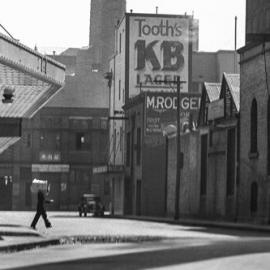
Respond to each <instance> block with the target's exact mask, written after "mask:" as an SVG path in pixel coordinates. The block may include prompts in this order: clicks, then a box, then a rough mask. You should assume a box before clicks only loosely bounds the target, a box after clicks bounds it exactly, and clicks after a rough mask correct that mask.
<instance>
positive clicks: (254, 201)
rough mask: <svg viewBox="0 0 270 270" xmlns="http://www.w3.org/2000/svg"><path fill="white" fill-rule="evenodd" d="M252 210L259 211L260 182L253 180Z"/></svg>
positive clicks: (252, 211)
mask: <svg viewBox="0 0 270 270" xmlns="http://www.w3.org/2000/svg"><path fill="white" fill-rule="evenodd" d="M250 193H251V194H250V212H251V213H254V212H257V208H258V184H257V183H256V182H253V183H252V184H251V192H250Z"/></svg>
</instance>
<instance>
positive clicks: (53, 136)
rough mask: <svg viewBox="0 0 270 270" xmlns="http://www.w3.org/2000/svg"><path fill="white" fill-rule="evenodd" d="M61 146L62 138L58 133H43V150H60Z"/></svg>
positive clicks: (41, 135)
mask: <svg viewBox="0 0 270 270" xmlns="http://www.w3.org/2000/svg"><path fill="white" fill-rule="evenodd" d="M60 146H61V136H60V134H59V133H57V132H42V133H41V134H40V149H41V150H59V149H60Z"/></svg>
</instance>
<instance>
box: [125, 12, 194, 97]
mask: <svg viewBox="0 0 270 270" xmlns="http://www.w3.org/2000/svg"><path fill="white" fill-rule="evenodd" d="M189 24H190V18H188V17H180V16H167V17H162V16H131V17H130V43H129V52H130V53H129V56H130V57H129V70H130V78H129V91H130V97H132V96H134V95H137V94H138V93H139V92H140V91H141V90H143V91H166V92H169V91H172V89H171V86H170V85H168V84H167V83H166V82H167V81H176V77H177V76H180V77H181V80H182V81H186V83H185V84H183V85H182V86H181V92H188V66H189ZM161 81H162V82H161Z"/></svg>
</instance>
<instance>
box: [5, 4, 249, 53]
mask: <svg viewBox="0 0 270 270" xmlns="http://www.w3.org/2000/svg"><path fill="white" fill-rule="evenodd" d="M107 1H110V0H107ZM245 2H246V1H245V0H127V11H129V10H130V9H133V12H138V13H155V10H156V9H155V7H156V6H158V11H159V13H164V14H184V13H185V12H187V14H188V15H191V14H192V12H194V17H195V18H196V19H199V28H200V30H199V31H200V35H199V49H200V50H202V51H217V50H220V49H225V50H233V49H234V25H235V24H234V21H235V20H234V17H235V16H237V17H238V27H237V28H238V31H237V36H238V39H237V47H238V48H239V47H241V46H243V45H244V35H245ZM0 7H1V8H0V24H2V25H3V26H4V27H5V28H6V29H7V30H8V31H9V32H10V33H11V34H12V35H13V36H14V37H15V38H17V39H19V40H20V41H21V42H22V43H23V44H25V45H27V46H29V47H31V48H34V46H35V45H37V47H38V49H39V50H40V51H42V52H43V53H48V54H50V53H52V51H53V50H54V49H56V51H57V52H59V51H60V50H63V49H64V48H68V47H83V46H87V45H88V39H89V20H90V0H0ZM0 31H1V32H2V33H4V32H3V31H2V29H0Z"/></svg>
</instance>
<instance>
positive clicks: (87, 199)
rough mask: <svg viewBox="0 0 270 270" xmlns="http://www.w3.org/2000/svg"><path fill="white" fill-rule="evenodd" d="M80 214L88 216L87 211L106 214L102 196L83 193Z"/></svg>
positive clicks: (95, 214) (100, 215)
mask: <svg viewBox="0 0 270 270" xmlns="http://www.w3.org/2000/svg"><path fill="white" fill-rule="evenodd" d="M78 211H79V216H80V217H81V216H82V215H84V216H85V217H86V216H87V213H92V214H93V215H94V216H98V217H102V216H104V211H105V207H104V205H103V204H102V202H101V200H100V197H99V196H97V195H95V194H83V195H82V197H81V201H80V204H79V207H78Z"/></svg>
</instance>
